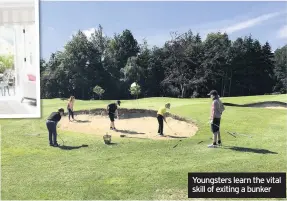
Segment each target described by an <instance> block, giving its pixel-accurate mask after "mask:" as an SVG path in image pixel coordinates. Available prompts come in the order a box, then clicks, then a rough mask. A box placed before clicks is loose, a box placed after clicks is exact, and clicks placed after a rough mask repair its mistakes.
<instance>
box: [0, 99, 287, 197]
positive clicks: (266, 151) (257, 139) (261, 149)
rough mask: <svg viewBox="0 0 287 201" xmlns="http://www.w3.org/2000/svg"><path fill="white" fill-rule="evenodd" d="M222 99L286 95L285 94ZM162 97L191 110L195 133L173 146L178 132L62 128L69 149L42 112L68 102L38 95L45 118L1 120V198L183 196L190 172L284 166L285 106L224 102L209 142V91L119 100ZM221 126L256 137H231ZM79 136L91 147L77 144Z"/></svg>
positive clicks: (131, 104)
mask: <svg viewBox="0 0 287 201" xmlns="http://www.w3.org/2000/svg"><path fill="white" fill-rule="evenodd" d="M222 100H223V102H230V103H237V104H243V103H251V102H259V101H275V100H276V101H284V102H286V101H287V95H278V96H256V97H238V98H224V99H222ZM109 102H110V101H76V103H75V104H76V105H75V110H81V109H89V108H99V107H104V108H105V107H106V105H107V104H108V103H109ZM166 102H170V103H171V106H172V109H171V112H172V113H175V114H178V115H181V116H184V117H188V118H192V119H193V120H194V121H195V122H197V124H198V126H199V131H198V133H197V134H196V135H195V136H194V137H192V138H190V139H185V140H182V142H181V143H180V144H179V145H178V146H177V147H176V148H173V146H174V145H175V144H176V143H177V142H178V140H169V141H155V140H140V139H125V138H113V142H115V143H116V144H115V145H113V146H106V145H104V144H103V140H102V138H101V137H97V136H96V135H89V134H81V133H73V132H62V131H61V130H58V133H59V134H60V137H61V138H63V140H64V141H65V145H66V146H70V149H69V150H68V149H60V148H51V147H49V146H48V134H47V132H46V125H45V119H46V118H47V116H48V115H49V114H50V113H51V112H52V111H55V110H56V109H57V108H58V107H64V108H65V107H66V102H64V101H62V100H59V99H54V100H43V101H42V108H43V110H42V119H30V120H29V119H26V120H21V119H19V120H10V119H7V120H1V121H0V122H1V126H2V135H1V138H2V148H1V151H2V154H1V157H2V166H1V168H2V182H1V183H2V186H1V191H2V199H6V200H7V199H8V200H16V199H20V200H24V199H29V200H44V199H51V200H60V199H66V200H81V199H87V200H92V199H94V200H100V199H102V200H103V199H187V174H188V172H228V171H229V172H280V171H281V172H286V162H287V161H286V133H287V132H286V131H287V125H286V120H287V115H286V114H287V110H279V109H278V110H275V109H264V108H240V107H226V111H225V112H224V115H223V118H222V127H221V133H222V139H223V145H225V146H226V147H225V148H218V149H208V148H207V145H208V144H209V143H210V142H211V140H210V137H212V135H211V132H210V128H209V126H208V124H206V122H207V121H208V118H209V111H210V103H211V100H210V99H174V98H148V99H141V100H139V101H138V103H139V104H138V103H137V101H134V100H131V101H123V102H122V107H124V108H137V107H139V108H146V109H156V110H157V109H158V107H159V106H161V105H163V104H164V103H166ZM155 121H156V119H155ZM143 124H144V122H143ZM107 126H108V125H107ZM147 126H148V125H147ZM156 129H157V128H155V132H156ZM166 129H167V128H166ZM226 131H234V132H238V133H242V134H249V135H252V136H253V138H247V137H244V136H242V137H238V138H233V137H232V136H230V135H228V134H226ZM37 133H38V134H40V135H39V136H37V135H35V136H33V135H27V134H37ZM104 134H105V133H103V135H104ZM58 141H59V143H62V142H61V140H60V139H59V140H58ZM200 141H203V142H202V143H200V144H198V143H199V142H200ZM83 144H86V145H88V147H79V146H81V145H83ZM73 147H74V148H73Z"/></svg>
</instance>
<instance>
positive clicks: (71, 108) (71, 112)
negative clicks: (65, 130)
mask: <svg viewBox="0 0 287 201" xmlns="http://www.w3.org/2000/svg"><path fill="white" fill-rule="evenodd" d="M74 102H75V97H74V96H71V97H70V99H69V102H68V106H67V110H68V112H69V121H71V116H72V119H73V120H75V119H74Z"/></svg>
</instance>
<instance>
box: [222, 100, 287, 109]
mask: <svg viewBox="0 0 287 201" xmlns="http://www.w3.org/2000/svg"><path fill="white" fill-rule="evenodd" d="M223 104H224V105H226V106H234V107H255V108H268V109H287V103H284V102H280V101H265V102H258V103H249V104H244V105H238V104H233V103H223Z"/></svg>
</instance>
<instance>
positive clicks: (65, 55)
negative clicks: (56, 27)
mask: <svg viewBox="0 0 287 201" xmlns="http://www.w3.org/2000/svg"><path fill="white" fill-rule="evenodd" d="M286 52H287V45H285V46H283V47H282V48H279V49H277V50H276V51H275V52H274V53H272V50H271V47H270V44H269V43H268V42H266V43H265V44H261V43H260V42H259V41H258V40H257V39H254V38H252V36H251V35H250V36H246V37H243V38H242V37H239V38H237V39H236V40H235V41H231V40H230V39H229V37H228V34H226V33H220V32H218V33H210V34H208V35H207V37H206V39H205V40H202V39H201V37H200V35H199V34H194V33H193V32H192V31H191V30H189V31H188V32H186V33H183V34H178V33H171V38H170V40H168V41H166V43H165V44H164V45H163V46H162V47H157V46H154V47H150V46H149V45H148V41H146V40H144V41H143V42H142V43H141V44H139V43H138V41H137V40H136V39H135V38H134V36H133V34H132V32H131V31H130V30H124V31H123V32H122V33H120V34H114V36H112V37H109V36H105V35H104V34H103V28H102V27H101V25H99V27H98V29H97V30H95V32H94V33H93V34H92V35H91V37H89V38H88V37H87V36H86V35H85V34H84V33H83V32H82V31H80V30H79V31H78V33H77V34H75V35H74V36H73V38H72V39H71V40H70V41H68V42H67V43H66V45H65V46H64V50H63V51H61V52H60V51H58V52H55V53H53V54H51V57H50V59H49V60H47V61H45V60H44V59H41V64H40V69H41V97H42V98H63V97H69V96H71V95H73V96H75V97H77V98H78V99H84V100H87V99H91V98H94V91H95V90H94V89H95V87H100V88H101V89H103V92H104V94H101V96H102V98H103V99H129V98H131V97H132V96H131V94H130V91H129V89H130V85H131V84H132V83H134V82H135V83H137V84H138V85H139V86H140V87H141V94H140V95H139V97H161V96H168V97H181V98H190V97H194V98H196V97H206V94H207V93H208V92H209V91H210V90H211V89H216V90H217V91H218V92H219V94H220V95H221V96H249V95H263V94H270V93H286V88H287V80H286V79H287V78H286V69H287V58H286V57H287V56H286ZM100 88H97V90H100Z"/></svg>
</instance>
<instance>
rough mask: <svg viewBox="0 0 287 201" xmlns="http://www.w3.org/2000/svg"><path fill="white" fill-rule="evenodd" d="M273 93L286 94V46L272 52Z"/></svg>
mask: <svg viewBox="0 0 287 201" xmlns="http://www.w3.org/2000/svg"><path fill="white" fill-rule="evenodd" d="M274 61H275V64H274V75H275V79H276V84H275V86H274V91H275V92H281V93H287V76H286V75H287V45H285V46H283V47H282V48H278V49H277V50H276V51H275V52H274Z"/></svg>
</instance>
